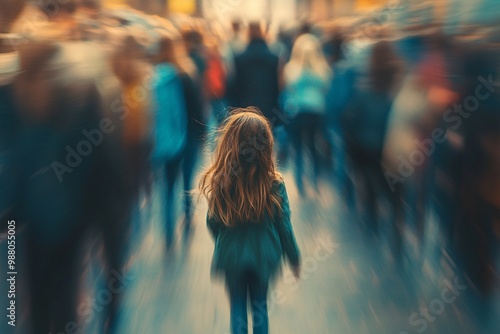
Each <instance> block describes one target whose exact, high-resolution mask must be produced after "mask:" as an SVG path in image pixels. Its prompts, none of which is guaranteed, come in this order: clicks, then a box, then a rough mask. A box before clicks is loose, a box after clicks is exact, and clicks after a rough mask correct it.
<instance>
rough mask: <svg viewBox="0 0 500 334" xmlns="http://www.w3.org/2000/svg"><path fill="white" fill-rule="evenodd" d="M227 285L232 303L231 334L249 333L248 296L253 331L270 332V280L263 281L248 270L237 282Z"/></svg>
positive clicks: (257, 333)
mask: <svg viewBox="0 0 500 334" xmlns="http://www.w3.org/2000/svg"><path fill="white" fill-rule="evenodd" d="M227 287H228V291H229V302H230V304H231V334H247V333H248V319H247V300H248V297H249V298H250V303H251V307H252V316H253V318H252V319H253V333H254V334H267V333H268V332H269V318H268V314H267V290H268V282H261V281H260V280H259V279H258V278H257V276H256V274H255V273H252V272H246V273H244V274H242V275H241V277H240V278H239V279H238V280H236V281H235V282H231V283H228V286H227Z"/></svg>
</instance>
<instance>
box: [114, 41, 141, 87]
mask: <svg viewBox="0 0 500 334" xmlns="http://www.w3.org/2000/svg"><path fill="white" fill-rule="evenodd" d="M145 56H146V53H145V50H144V48H143V46H142V45H141V44H140V43H139V42H138V41H137V39H136V38H135V37H133V36H126V37H125V39H124V40H123V41H122V42H121V44H120V45H119V46H118V47H117V49H116V50H115V52H114V54H113V56H112V58H111V62H112V68H113V71H114V73H115V75H116V76H117V78H118V79H120V81H121V82H122V83H123V84H125V85H127V84H133V83H136V82H137V81H138V80H141V78H142V70H141V68H140V66H139V64H138V62H140V61H141V60H142V59H144V58H145Z"/></svg>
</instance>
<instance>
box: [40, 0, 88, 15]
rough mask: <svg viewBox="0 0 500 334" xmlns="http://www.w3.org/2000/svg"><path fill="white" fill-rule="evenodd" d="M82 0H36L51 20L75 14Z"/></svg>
mask: <svg viewBox="0 0 500 334" xmlns="http://www.w3.org/2000/svg"><path fill="white" fill-rule="evenodd" d="M79 1H80V0H64V1H54V0H39V1H37V2H36V4H37V5H38V7H39V8H40V10H41V11H42V12H43V13H44V14H45V15H47V18H48V19H49V20H57V19H60V18H64V17H67V16H71V15H73V14H74V13H75V12H76V10H77V9H78V6H79V4H80V3H79Z"/></svg>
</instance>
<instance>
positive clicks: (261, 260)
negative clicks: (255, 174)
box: [207, 181, 300, 282]
mask: <svg viewBox="0 0 500 334" xmlns="http://www.w3.org/2000/svg"><path fill="white" fill-rule="evenodd" d="M273 191H276V192H277V193H278V194H279V195H280V197H281V199H282V212H281V214H279V213H278V212H276V214H275V215H274V216H273V217H266V218H265V219H264V221H262V222H258V223H255V222H245V223H240V224H237V225H235V226H227V225H224V224H223V223H222V222H221V221H220V219H217V217H209V216H208V217H207V225H208V228H209V230H210V233H211V234H212V237H213V238H214V241H215V250H214V255H213V259H212V274H214V275H217V276H223V277H224V278H225V279H226V280H227V281H232V280H235V279H238V277H240V276H241V274H243V273H245V272H248V271H252V272H254V273H256V274H257V276H258V277H259V278H260V279H261V280H262V282H267V281H269V280H271V279H272V278H274V277H275V276H276V274H277V273H279V272H280V268H281V263H282V260H283V259H286V260H287V261H288V262H289V264H290V265H292V266H295V265H298V264H299V262H300V254H299V249H298V247H297V243H296V241H295V236H294V233H293V229H292V224H291V222H290V204H289V202H288V196H287V193H286V188H285V184H284V183H283V182H282V181H279V182H278V181H277V182H276V183H275V184H274V186H273Z"/></svg>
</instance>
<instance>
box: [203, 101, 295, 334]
mask: <svg viewBox="0 0 500 334" xmlns="http://www.w3.org/2000/svg"><path fill="white" fill-rule="evenodd" d="M251 138H254V140H251ZM199 188H200V190H201V193H202V194H203V195H204V196H205V197H206V198H207V200H208V207H209V208H208V214H207V225H208V228H209V230H210V233H211V235H212V237H213V238H214V241H215V250H214V256H213V261H212V270H213V273H214V274H216V275H220V276H222V277H223V278H225V281H226V287H227V290H228V293H229V300H230V307H231V325H230V327H231V333H233V334H239V333H248V323H247V299H248V298H249V299H250V303H251V307H252V314H253V333H255V334H265V333H268V332H269V324H268V322H269V320H268V314H267V294H268V286H269V281H271V280H272V279H273V278H274V277H275V276H276V275H277V274H278V272H279V269H280V262H281V259H282V257H285V258H286V260H287V261H288V262H289V264H290V265H291V266H292V269H293V273H294V275H295V277H296V278H298V277H299V275H300V255H299V250H298V247H297V245H296V242H295V237H294V233H293V230H292V225H291V222H290V205H289V203H288V197H287V192H286V188H285V184H284V182H283V178H282V177H281V175H280V174H279V173H278V172H277V171H276V163H275V161H274V158H273V134H272V132H271V126H270V124H269V121H268V120H267V119H266V118H265V117H263V116H262V114H260V113H259V112H258V110H256V109H255V108H243V109H236V110H234V111H233V113H232V114H231V115H230V116H229V117H228V119H227V120H226V122H225V123H224V124H223V125H222V127H221V129H220V131H219V137H218V142H217V148H216V150H215V155H214V162H213V164H212V165H211V166H210V167H209V168H208V169H207V170H206V171H205V172H204V173H203V175H202V178H201V181H200V185H199Z"/></svg>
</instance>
